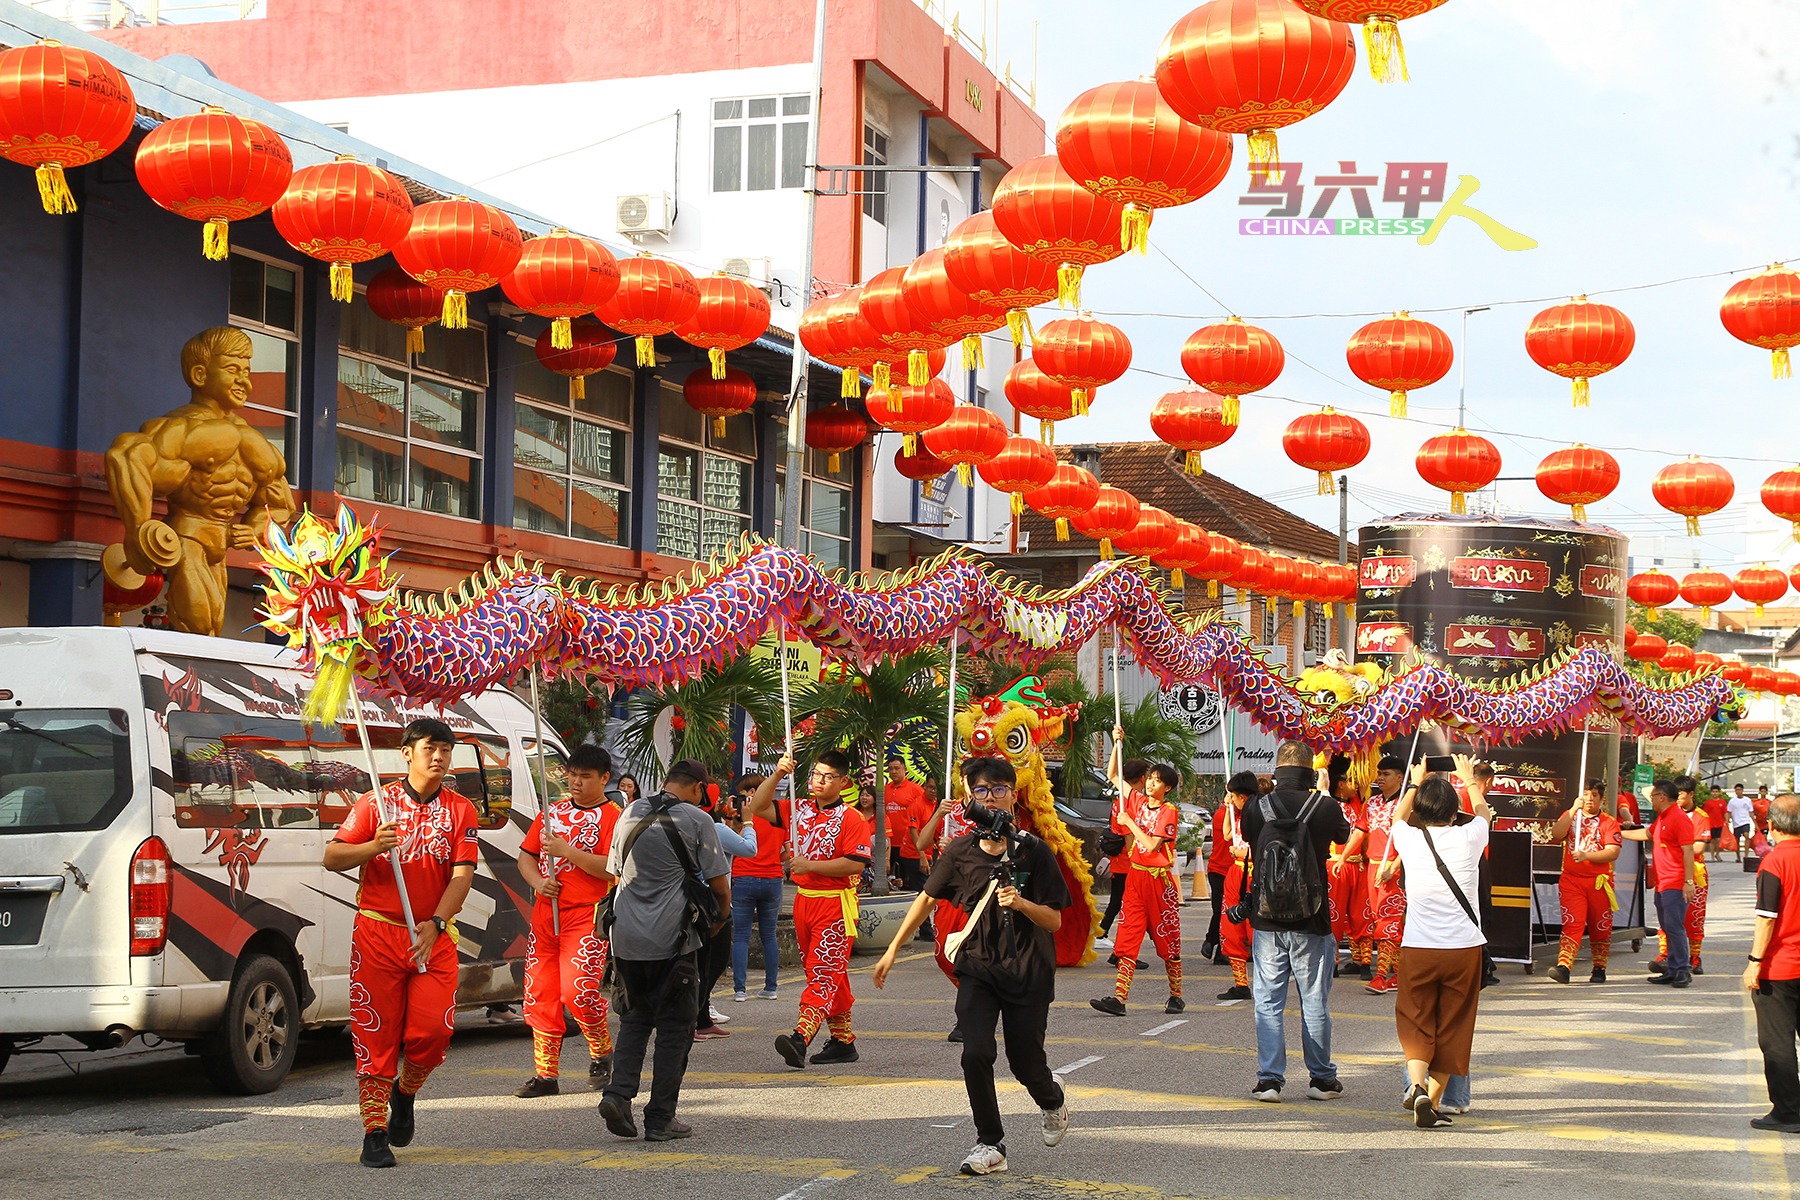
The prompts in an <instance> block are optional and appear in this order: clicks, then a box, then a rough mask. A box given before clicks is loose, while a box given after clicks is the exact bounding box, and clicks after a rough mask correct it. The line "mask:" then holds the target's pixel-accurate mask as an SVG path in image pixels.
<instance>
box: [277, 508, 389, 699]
mask: <svg viewBox="0 0 1800 1200" xmlns="http://www.w3.org/2000/svg"><path fill="white" fill-rule="evenodd" d="M259 549H260V550H261V552H262V562H261V563H260V564H259V565H260V567H261V569H262V571H263V573H264V574H265V575H267V576H268V582H267V583H265V584H264V585H263V596H264V604H263V608H262V614H263V620H262V623H263V625H264V626H265V627H266V628H267V629H269V630H270V631H271V632H273V633H277V634H280V635H281V636H283V637H285V638H287V644H288V648H289V649H291V650H298V651H300V661H301V665H302V666H304V667H307V668H309V669H311V670H313V671H314V672H315V673H316V681H315V683H314V685H313V689H312V691H311V693H309V694H308V696H307V698H306V707H305V709H304V714H303V715H304V717H305V719H306V722H307V723H308V724H318V723H323V724H326V725H332V724H336V723H337V716H338V713H339V712H340V711H341V710H342V708H343V704H344V700H345V698H346V697H348V695H349V693H350V685H351V681H352V680H353V679H354V678H355V673H356V669H357V660H358V657H359V656H360V655H361V654H362V653H363V652H364V651H369V650H372V649H373V648H374V647H373V646H372V645H371V643H370V641H369V638H370V635H371V633H372V631H373V630H374V629H376V628H377V627H378V626H380V625H382V624H384V623H385V622H387V621H388V620H390V619H391V618H392V615H393V613H392V605H393V603H394V581H393V579H392V578H391V577H390V576H389V574H388V565H387V558H386V556H385V555H383V554H382V553H381V531H380V530H379V529H377V528H376V527H375V526H374V525H372V524H370V525H364V524H363V523H362V522H360V521H358V520H357V519H356V514H355V513H353V512H351V511H350V507H349V506H348V505H344V506H342V507H340V508H339V509H338V515H337V523H336V524H335V525H333V524H331V523H330V522H327V521H325V520H324V519H322V518H321V517H319V516H318V514H316V513H314V512H313V511H312V510H311V509H310V508H307V509H303V510H302V511H301V513H300V517H299V519H298V520H297V521H295V522H294V526H293V531H292V532H291V533H288V532H284V531H283V530H282V529H281V527H280V526H278V525H273V524H271V525H270V526H269V529H268V534H267V536H266V538H265V540H264V541H263V543H262V544H261V546H260V547H259Z"/></svg>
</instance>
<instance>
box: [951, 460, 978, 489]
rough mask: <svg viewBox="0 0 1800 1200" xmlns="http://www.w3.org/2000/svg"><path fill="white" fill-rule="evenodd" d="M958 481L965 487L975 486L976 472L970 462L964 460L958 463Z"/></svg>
mask: <svg viewBox="0 0 1800 1200" xmlns="http://www.w3.org/2000/svg"><path fill="white" fill-rule="evenodd" d="M956 481H957V482H958V483H960V484H962V485H963V486H964V487H974V486H975V474H974V471H973V470H971V468H970V467H969V464H968V463H966V462H964V463H957V464H956Z"/></svg>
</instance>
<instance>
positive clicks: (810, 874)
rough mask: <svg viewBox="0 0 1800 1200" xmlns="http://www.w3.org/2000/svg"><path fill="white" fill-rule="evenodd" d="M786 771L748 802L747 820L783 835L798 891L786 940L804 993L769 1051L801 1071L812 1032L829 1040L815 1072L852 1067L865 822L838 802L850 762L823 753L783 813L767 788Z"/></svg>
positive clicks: (786, 767) (779, 767)
mask: <svg viewBox="0 0 1800 1200" xmlns="http://www.w3.org/2000/svg"><path fill="white" fill-rule="evenodd" d="M793 770H794V760H793V759H792V758H789V757H786V756H784V757H783V758H782V760H781V761H780V762H779V763H777V764H776V765H775V773H774V774H773V775H771V776H769V778H768V779H766V780H764V781H763V785H762V786H761V787H759V788H758V789H757V790H756V795H755V797H754V798H752V800H751V802H750V811H751V813H752V814H753V815H756V814H760V815H761V816H762V817H763V819H764V820H767V821H769V822H770V823H771V824H776V825H780V824H787V825H789V827H790V828H791V831H792V832H791V833H790V835H789V838H790V842H789V844H790V845H791V846H792V848H793V857H792V858H791V859H789V860H788V873H789V875H790V876H791V878H792V879H793V881H794V886H795V887H796V888H797V889H798V894H797V895H796V896H795V897H794V938H795V940H796V941H798V942H799V943H800V965H801V968H802V969H803V970H804V971H805V972H806V989H805V990H804V991H802V992H801V993H800V1015H799V1019H798V1020H797V1021H796V1022H795V1024H794V1032H792V1033H784V1034H782V1035H781V1036H779V1037H777V1038H776V1039H775V1049H776V1050H777V1051H778V1052H780V1054H781V1057H782V1059H783V1061H785V1062H786V1063H787V1065H788V1066H790V1067H805V1066H806V1064H807V1062H808V1059H807V1057H806V1050H807V1047H808V1046H809V1045H810V1044H811V1042H812V1039H813V1035H814V1034H816V1033H817V1032H818V1031H819V1026H821V1025H824V1026H826V1027H827V1028H828V1029H829V1030H830V1033H831V1038H830V1040H829V1041H828V1042H826V1043H825V1046H824V1047H823V1048H822V1049H821V1050H820V1051H819V1052H818V1053H817V1054H815V1055H813V1056H812V1058H811V1060H810V1061H811V1062H812V1063H814V1064H815V1065H823V1064H826V1063H852V1062H855V1061H857V1059H858V1058H860V1057H861V1055H860V1054H859V1053H858V1052H857V1049H856V1034H855V1032H854V1030H852V1029H851V1026H850V1006H851V1005H852V1004H853V1003H855V997H854V996H852V995H851V994H850V945H851V942H852V941H853V940H854V939H855V937H856V916H857V904H856V884H857V879H858V877H859V876H861V875H862V872H863V868H864V867H866V866H868V865H869V863H870V862H871V861H872V858H873V852H872V851H871V850H870V848H869V841H870V838H869V823H868V822H867V821H866V820H864V819H863V816H862V814H861V813H859V812H857V811H856V810H855V809H853V808H850V807H849V806H848V805H846V804H845V803H844V802H843V791H844V786H845V784H847V783H848V782H849V781H850V760H849V759H848V758H846V757H844V755H843V754H841V753H840V752H838V751H836V750H827V751H825V752H824V753H823V754H821V755H819V757H818V760H817V761H815V762H814V763H813V772H812V782H811V785H810V788H809V791H810V794H809V795H806V796H801V797H799V798H797V799H795V800H793V801H792V802H791V803H790V804H789V805H788V806H787V811H786V812H783V811H782V810H781V809H779V808H777V807H776V805H775V803H774V799H775V787H776V785H777V784H778V783H779V782H780V781H781V780H782V779H785V778H786V777H787V776H788V775H790V774H792V773H793Z"/></svg>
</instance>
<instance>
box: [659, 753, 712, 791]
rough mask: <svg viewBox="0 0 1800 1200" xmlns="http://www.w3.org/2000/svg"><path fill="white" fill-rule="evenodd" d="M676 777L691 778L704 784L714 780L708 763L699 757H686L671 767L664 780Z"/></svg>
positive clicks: (667, 780)
mask: <svg viewBox="0 0 1800 1200" xmlns="http://www.w3.org/2000/svg"><path fill="white" fill-rule="evenodd" d="M676 779H691V780H693V781H694V782H695V783H698V784H702V785H704V784H709V783H711V782H712V781H713V778H712V772H711V771H708V770H707V769H706V764H705V763H703V762H701V761H700V760H699V759H697V758H684V759H682V760H680V761H679V762H677V763H676V764H675V765H674V766H672V767H670V768H669V773H668V775H667V776H665V777H664V782H665V783H667V782H670V781H672V780H676Z"/></svg>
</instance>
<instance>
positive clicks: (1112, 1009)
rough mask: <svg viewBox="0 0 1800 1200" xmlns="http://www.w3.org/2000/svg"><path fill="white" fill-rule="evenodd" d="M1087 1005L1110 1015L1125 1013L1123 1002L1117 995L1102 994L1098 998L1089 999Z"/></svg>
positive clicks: (1116, 1015)
mask: <svg viewBox="0 0 1800 1200" xmlns="http://www.w3.org/2000/svg"><path fill="white" fill-rule="evenodd" d="M1088 1007H1089V1008H1091V1009H1093V1010H1094V1011H1095V1012H1103V1013H1105V1014H1107V1015H1108V1016H1112V1017H1122V1016H1124V1015H1125V1002H1124V1001H1123V1000H1121V999H1119V998H1118V997H1117V996H1102V997H1100V998H1099V999H1098V1000H1089V1001H1088Z"/></svg>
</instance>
